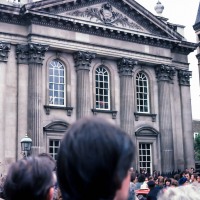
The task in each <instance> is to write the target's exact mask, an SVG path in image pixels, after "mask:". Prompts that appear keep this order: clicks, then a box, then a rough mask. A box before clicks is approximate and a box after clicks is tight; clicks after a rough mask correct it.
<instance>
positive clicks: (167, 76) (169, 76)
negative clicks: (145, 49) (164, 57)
mask: <svg viewBox="0 0 200 200" xmlns="http://www.w3.org/2000/svg"><path fill="white" fill-rule="evenodd" d="M155 72H156V76H157V79H158V80H159V81H171V80H173V77H174V76H175V74H176V69H175V67H173V66H169V65H157V66H156V67H155Z"/></svg>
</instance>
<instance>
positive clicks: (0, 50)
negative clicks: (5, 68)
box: [0, 41, 10, 62]
mask: <svg viewBox="0 0 200 200" xmlns="http://www.w3.org/2000/svg"><path fill="white" fill-rule="evenodd" d="M9 51H10V44H9V43H6V42H1V41H0V62H1V61H7V59H8V52H9Z"/></svg>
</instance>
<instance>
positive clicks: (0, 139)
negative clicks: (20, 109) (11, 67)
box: [0, 42, 10, 173]
mask: <svg viewBox="0 0 200 200" xmlns="http://www.w3.org/2000/svg"><path fill="white" fill-rule="evenodd" d="M9 51H10V44H8V43H5V42H0V162H1V164H0V173H3V172H4V170H5V169H6V165H5V152H6V151H7V152H8V151H9V144H8V142H6V141H9V140H6V136H7V135H9V133H6V123H5V122H6V119H5V118H6V114H7V111H6V100H7V98H8V97H7V95H6V85H7V84H6V74H7V73H8V72H7V59H8V52H9ZM7 144H8V145H7Z"/></svg>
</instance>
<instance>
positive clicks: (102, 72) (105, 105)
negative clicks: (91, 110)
mask: <svg viewBox="0 0 200 200" xmlns="http://www.w3.org/2000/svg"><path fill="white" fill-rule="evenodd" d="M95 85H96V100H95V102H96V109H102V110H109V109H110V80H109V73H108V71H107V70H106V69H105V68H104V67H102V66H101V67H98V68H97V69H96V73H95Z"/></svg>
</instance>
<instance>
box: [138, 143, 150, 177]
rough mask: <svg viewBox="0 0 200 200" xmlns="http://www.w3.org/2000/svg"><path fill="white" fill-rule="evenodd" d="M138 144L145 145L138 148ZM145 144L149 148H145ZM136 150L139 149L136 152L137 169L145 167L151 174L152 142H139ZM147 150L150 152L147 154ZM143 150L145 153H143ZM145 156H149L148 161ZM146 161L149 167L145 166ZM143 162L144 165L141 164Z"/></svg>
mask: <svg viewBox="0 0 200 200" xmlns="http://www.w3.org/2000/svg"><path fill="white" fill-rule="evenodd" d="M140 145H143V146H145V147H143V148H140ZM147 145H148V146H149V147H150V148H147ZM138 151H139V152H138V164H139V170H140V171H141V170H142V169H145V170H146V171H147V172H148V173H150V174H152V171H153V170H152V167H153V164H152V162H153V156H152V144H151V143H147V142H139V146H138ZM147 151H149V152H150V153H149V154H148V153H147ZM140 152H141V153H140ZM144 152H145V153H146V154H143V153H144ZM147 157H150V161H148V160H147ZM144 158H145V159H144ZM147 163H148V164H149V167H148V166H147ZM143 164H145V165H146V166H143ZM148 169H149V170H148Z"/></svg>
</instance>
